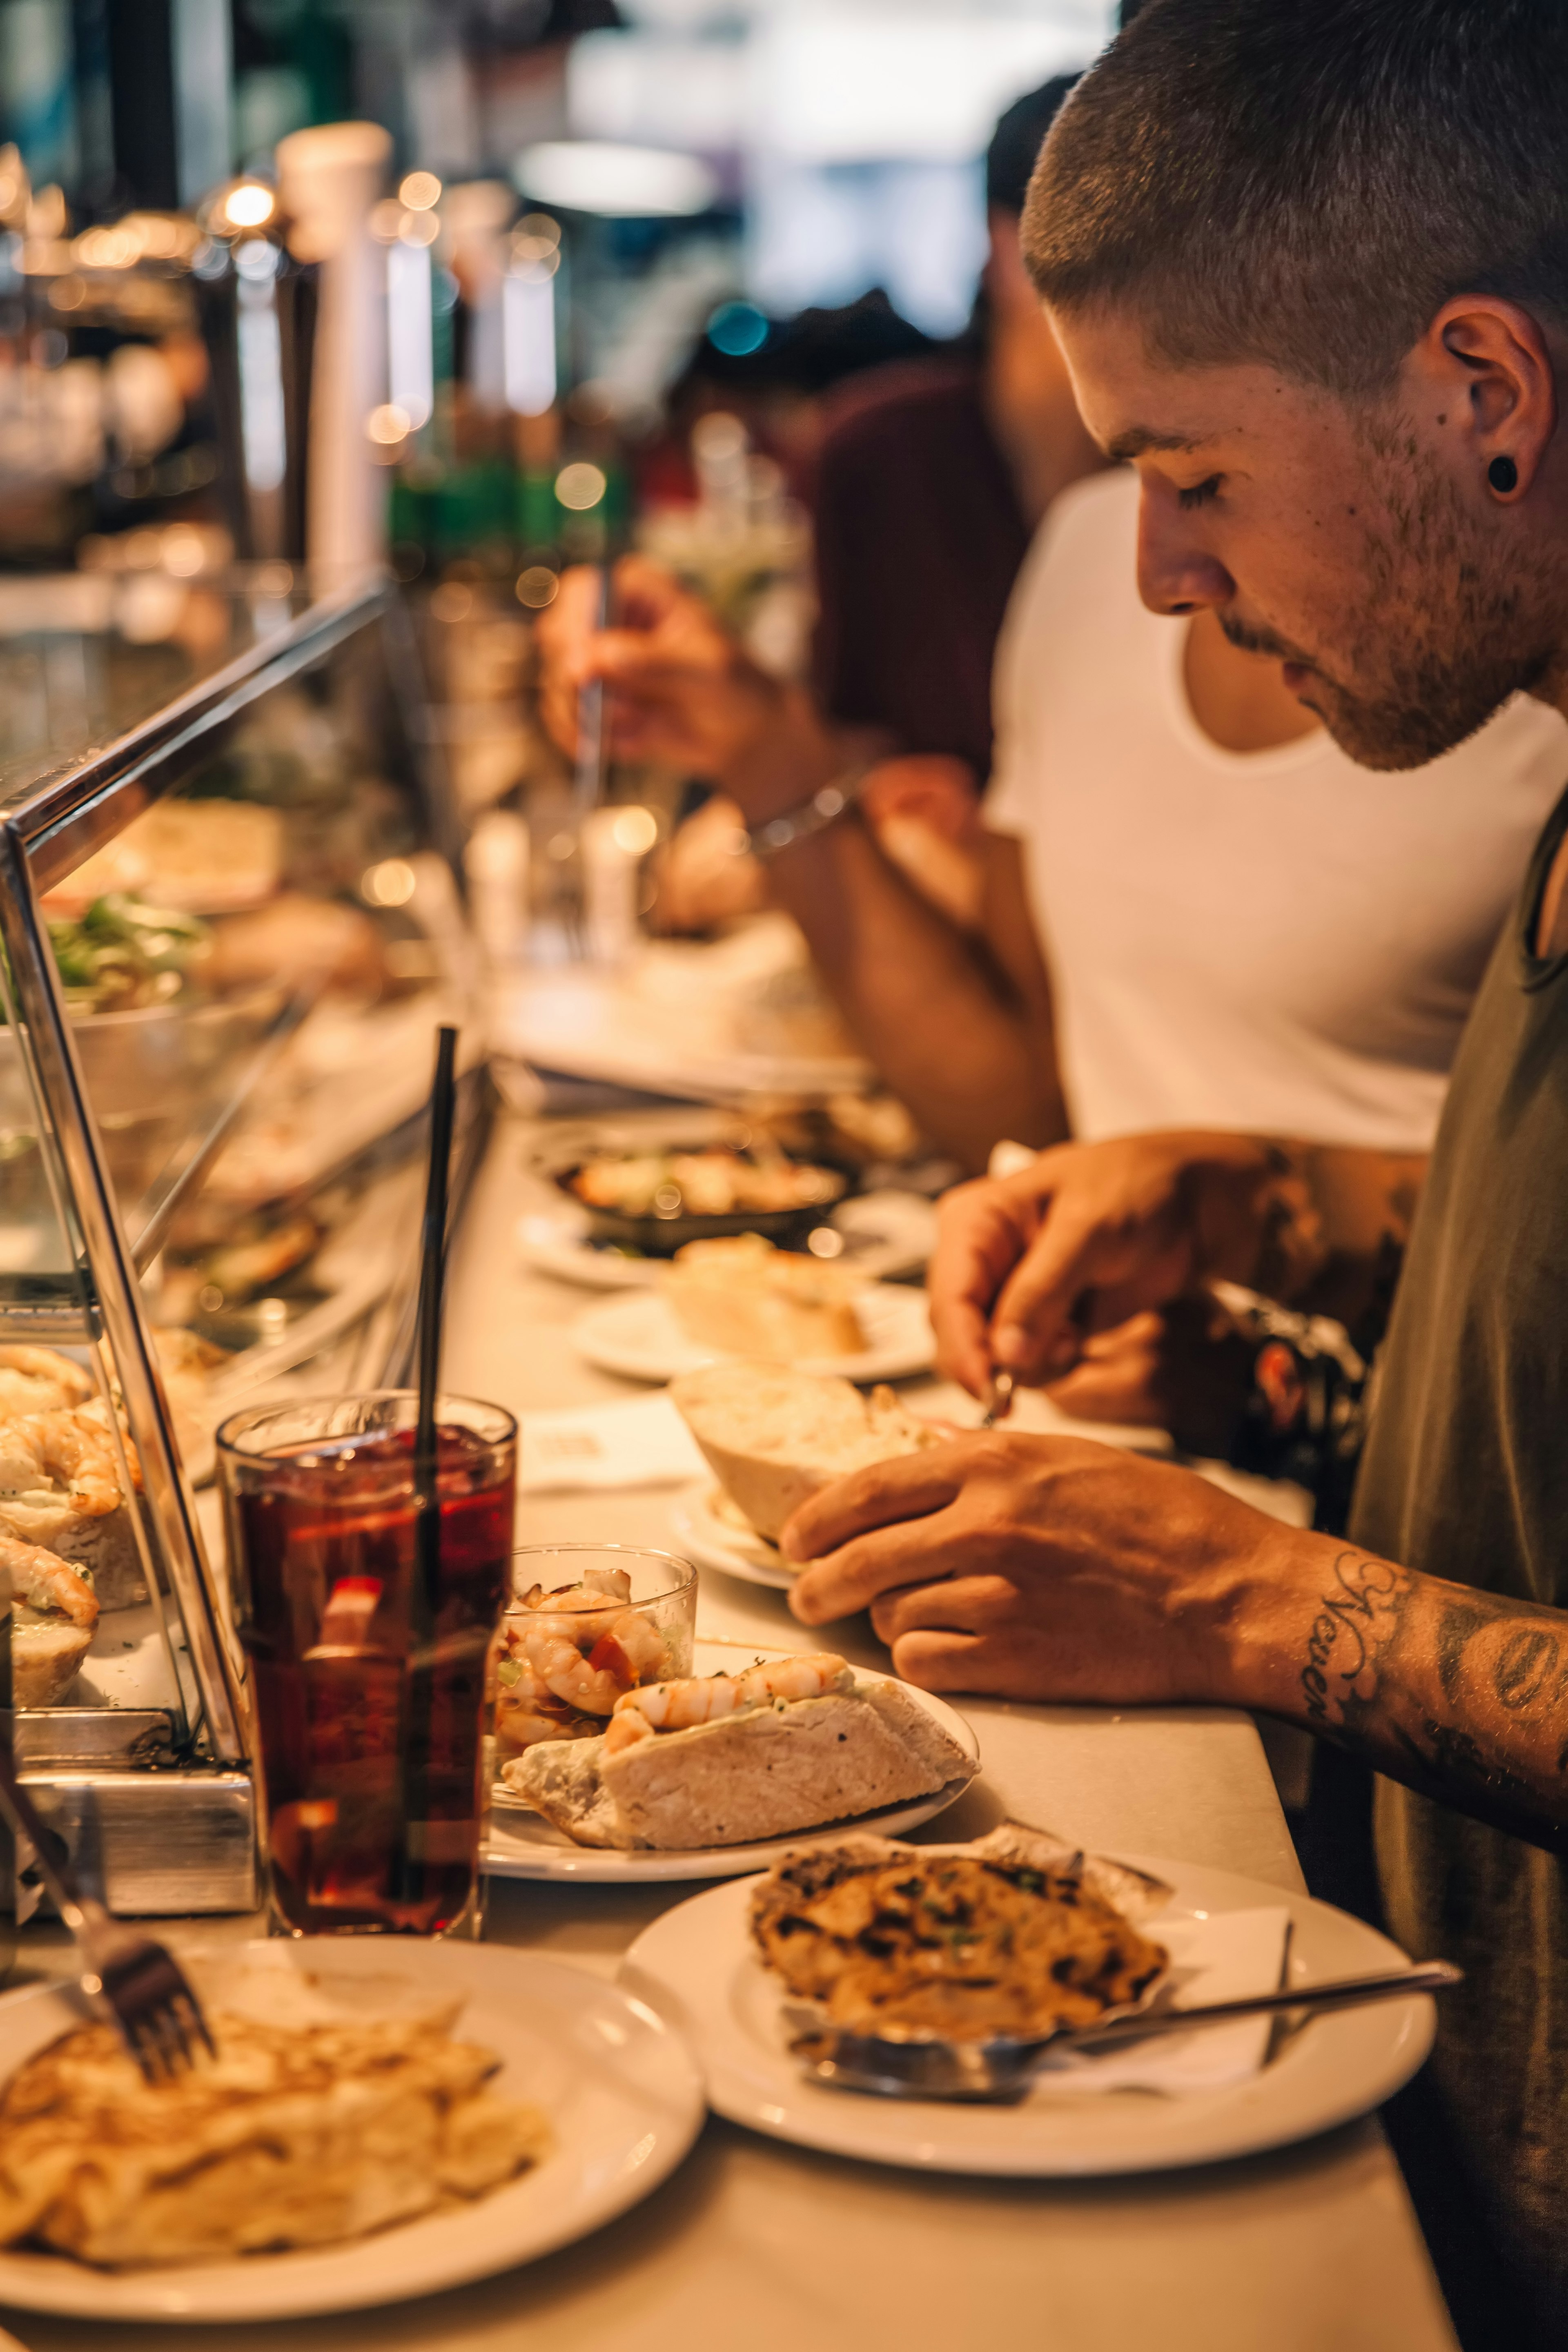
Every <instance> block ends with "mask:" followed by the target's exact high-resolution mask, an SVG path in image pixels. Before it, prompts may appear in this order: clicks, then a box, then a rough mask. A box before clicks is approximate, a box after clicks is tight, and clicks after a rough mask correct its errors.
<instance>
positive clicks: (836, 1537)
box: [779, 1445, 963, 1606]
mask: <svg viewBox="0 0 1568 2352" xmlns="http://www.w3.org/2000/svg"><path fill="white" fill-rule="evenodd" d="M961 1486H963V1462H962V1459H960V1458H957V1448H956V1446H945V1445H943V1446H933V1447H931V1450H930V1451H929V1452H927V1453H924V1454H900V1455H899V1456H898V1457H897V1458H896V1459H895V1460H893V1461H891V1462H874V1463H872V1464H871V1465H870V1467H869V1468H868V1469H865V1470H856V1471H852V1472H851V1474H850V1475H849V1476H848V1477H847V1478H838V1479H836V1480H835V1481H834V1483H833V1485H832V1486H825V1487H824V1488H823V1490H822V1492H821V1494H820V1495H813V1496H812V1497H811V1499H810V1501H809V1502H806V1503H803V1504H802V1505H801V1507H800V1508H799V1510H798V1511H796V1512H795V1515H794V1517H791V1518H789V1519H786V1521H785V1522H784V1529H783V1531H782V1533H781V1534H780V1537H779V1549H780V1550H781V1551H782V1552H783V1553H784V1558H785V1559H799V1560H818V1559H825V1558H826V1555H827V1554H828V1553H829V1552H834V1551H837V1550H839V1549H841V1548H842V1546H844V1545H845V1544H847V1543H848V1542H850V1541H851V1540H852V1538H855V1537H856V1536H859V1535H865V1534H867V1533H868V1531H869V1530H870V1529H872V1528H886V1527H890V1526H892V1525H893V1524H894V1523H895V1522H896V1521H898V1520H900V1519H920V1518H924V1517H926V1516H927V1514H928V1513H930V1512H932V1511H940V1510H942V1508H943V1507H944V1506H945V1505H947V1504H948V1503H951V1502H952V1498H953V1496H955V1495H956V1494H957V1493H958V1491H959V1489H960V1488H961ZM858 1605H859V1604H857V1606H858Z"/></svg>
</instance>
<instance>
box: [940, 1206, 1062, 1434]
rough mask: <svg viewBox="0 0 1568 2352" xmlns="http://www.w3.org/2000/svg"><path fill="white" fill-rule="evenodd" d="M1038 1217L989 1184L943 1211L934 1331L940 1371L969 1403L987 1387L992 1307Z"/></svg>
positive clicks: (989, 1364) (1021, 1253)
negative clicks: (964, 1391) (962, 1391)
mask: <svg viewBox="0 0 1568 2352" xmlns="http://www.w3.org/2000/svg"><path fill="white" fill-rule="evenodd" d="M1036 1219H1037V1212H1036V1211H1033V1210H1030V1209H1026V1208H1025V1207H1023V1206H1021V1205H1020V1204H1019V1203H1018V1202H1016V1201H1014V1200H1012V1199H1011V1198H1009V1196H1008V1195H1007V1193H1006V1192H1005V1191H1004V1190H1003V1188H1002V1187H1001V1186H999V1185H996V1184H992V1183H989V1182H985V1181H981V1182H978V1183H974V1184H965V1185H962V1186H960V1187H959V1189H958V1190H957V1191H956V1192H950V1193H949V1194H948V1197H947V1199H946V1200H945V1201H944V1202H942V1210H941V1215H940V1223H939V1226H938V1231H937V1245H936V1249H935V1251H934V1252H933V1254H932V1256H931V1270H930V1273H929V1275H928V1276H927V1278H926V1288H927V1293H928V1297H929V1301H930V1306H931V1328H932V1330H933V1332H934V1333H935V1335H936V1350H937V1363H938V1365H939V1367H940V1369H941V1370H942V1371H943V1372H945V1373H946V1374H947V1376H948V1378H949V1379H950V1380H955V1381H958V1382H959V1383H960V1384H961V1385H962V1386H963V1387H964V1388H966V1389H967V1390H968V1391H969V1392H970V1394H971V1396H984V1394H985V1391H986V1390H987V1388H988V1387H989V1385H990V1381H991V1370H992V1357H991V1336H990V1323H991V1309H992V1306H993V1303H994V1300H995V1297H996V1295H997V1293H998V1291H999V1290H1000V1289H1001V1288H1002V1286H1003V1284H1004V1283H1005V1281H1006V1278H1007V1276H1008V1274H1009V1272H1010V1271H1011V1269H1012V1268H1013V1267H1014V1266H1015V1265H1016V1264H1017V1262H1018V1260H1019V1258H1020V1257H1021V1256H1022V1255H1023V1254H1024V1252H1025V1250H1026V1247H1027V1245H1028V1239H1029V1234H1030V1233H1031V1232H1032V1231H1033V1229H1034V1223H1035V1222H1036Z"/></svg>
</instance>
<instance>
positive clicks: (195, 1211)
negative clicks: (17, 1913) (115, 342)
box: [0, 584, 489, 1912]
mask: <svg viewBox="0 0 1568 2352" xmlns="http://www.w3.org/2000/svg"><path fill="white" fill-rule="evenodd" d="M229 641H230V642H232V634H231V636H230V640H229ZM416 694H417V686H416V667H415V665H414V662H413V659H412V648H411V646H410V643H409V640H408V634H407V628H406V623H405V616H404V614H403V612H402V609H401V607H400V606H399V604H397V602H396V600H395V597H394V596H393V594H392V593H391V592H389V591H388V590H386V589H385V588H384V587H382V586H380V585H379V584H378V585H372V586H365V587H362V588H360V589H358V590H355V591H353V592H348V593H343V594H342V595H340V596H338V597H337V598H335V599H332V600H330V601H327V602H323V603H319V604H315V605H313V606H310V608H309V609H307V610H305V611H303V612H297V613H291V614H285V615H284V616H282V617H281V618H280V619H279V618H275V619H274V623H273V625H272V628H271V633H270V635H268V636H266V637H264V638H263V639H261V640H260V641H259V642H257V643H255V644H253V645H252V646H249V647H248V649H247V650H246V651H244V652H242V653H240V654H239V655H238V656H237V657H234V658H231V659H228V660H227V661H226V663H225V664H224V665H223V666H222V667H217V668H216V669H215V670H214V671H213V672H212V674H211V675H209V676H207V677H205V678H204V679H202V680H201V681H200V682H198V683H197V684H195V685H194V686H192V687H190V688H188V689H187V690H186V691H185V692H184V693H183V694H182V695H180V696H179V697H178V698H175V699H174V700H172V701H170V702H168V703H166V704H165V705H164V706H163V708H161V709H157V710H156V711H155V712H154V713H153V715H152V716H150V717H144V718H141V720H140V723H139V724H137V725H136V726H134V727H133V728H132V729H131V730H130V731H129V732H125V733H122V734H121V735H120V736H119V737H118V738H117V739H116V740H111V741H110V743H109V744H108V746H107V748H105V749H102V750H100V751H88V752H86V753H83V754H80V755H79V756H77V757H75V758H73V759H71V760H69V761H67V762H66V763H65V764H63V765H62V766H59V767H58V768H57V769H56V771H55V772H52V773H48V774H46V775H44V776H42V777H39V776H38V775H37V773H36V762H35V763H34V771H35V772H31V773H28V774H26V776H24V777H22V778H19V779H18V778H17V777H16V772H15V771H13V772H12V777H11V779H10V780H9V782H8V781H7V778H6V775H5V770H4V768H3V767H0V1016H3V1022H0V1548H3V1547H5V1546H7V1545H8V1546H9V1549H5V1552H4V1556H5V1559H7V1561H8V1563H9V1566H10V1569H11V1571H12V1576H11V1581H12V1586H13V1606H12V1612H11V1619H10V1638H9V1640H0V1676H8V1678H9V1687H8V1688H7V1687H6V1685H5V1683H4V1682H0V1700H3V1701H7V1702H9V1703H8V1704H6V1705H5V1708H4V1711H3V1712H0V1736H8V1737H9V1738H11V1739H12V1741H13V1744H14V1747H15V1750H16V1758H17V1761H18V1763H19V1765H20V1766H21V1768H22V1769H23V1771H24V1773H25V1775H26V1778H27V1780H28V1781H29V1783H30V1785H31V1787H32V1790H33V1793H34V1795H35V1797H36V1798H37V1800H38V1802H39V1804H40V1808H41V1809H42V1810H43V1811H44V1812H45V1813H46V1815H47V1817H48V1818H49V1819H50V1820H51V1822H52V1823H53V1825H54V1826H55V1827H56V1828H57V1829H58V1832H60V1834H61V1835H62V1836H63V1837H64V1838H65V1839H66V1841H67V1843H68V1845H69V1846H70V1847H71V1848H72V1850H73V1853H74V1854H75V1856H76V1859H77V1861H78V1864H79V1866H80V1867H82V1868H84V1869H85V1870H87V1871H88V1873H89V1876H96V1878H97V1880H98V1883H99V1884H100V1885H101V1887H102V1890H103V1893H104V1895H105V1896H106V1898H107V1899H108V1901H109V1902H110V1904H111V1905H113V1906H115V1907H117V1908H120V1909H122V1910H126V1911H132V1912H135V1911H142V1912H148V1911H153V1912H155V1911H196V1910H215V1911H221V1910H234V1909H239V1908H245V1907H247V1906H249V1905H250V1904H251V1903H253V1902H254V1900H255V1876H254V1843H255V1841H254V1823H255V1805H254V1801H253V1790H252V1782H251V1779H250V1774H249V1769H248V1766H249V1758H250V1754H251V1743H250V1737H249V1727H248V1708H247V1690H246V1680H245V1668H244V1661H243V1659H242V1657H241V1656H240V1654H239V1653H238V1651H237V1646H236V1645H235V1643H234V1642H233V1639H232V1635H231V1632H230V1628H229V1625H228V1622H227V1616H226V1602H225V1599H224V1593H223V1587H222V1578H221V1573H220V1572H219V1571H220V1562H219V1561H218V1560H217V1559H216V1557H215V1551H214V1548H215V1547H216V1544H217V1543H219V1542H220V1541H221V1537H220V1535H219V1531H218V1528H217V1526H216V1514H215V1513H214V1512H212V1511H211V1510H210V1509H209V1507H208V1506H207V1499H206V1498H205V1496H202V1495H201V1494H200V1493H199V1492H198V1490H199V1489H200V1488H201V1487H202V1486H204V1485H205V1483H206V1482H208V1481H209V1480H210V1478H211V1475H212V1470H213V1433H214V1431H215V1429H216V1425H217V1423H219V1421H221V1420H222V1419H223V1417H224V1416H225V1415H226V1413H227V1412H231V1411H233V1410H234V1409H235V1408H236V1407H237V1405H239V1404H240V1403H242V1402H251V1401H252V1400H254V1399H256V1398H258V1397H260V1396H264V1395H265V1396H268V1397H287V1396H289V1395H290V1394H303V1393H307V1392H310V1391H322V1390H333V1391H344V1390H349V1389H362V1388H374V1387H382V1386H387V1385H399V1384H401V1383H402V1382H403V1381H405V1380H406V1378H407V1376H408V1370H409V1365H410V1362H411V1360H412V1346H413V1323H414V1305H415V1296H416V1278H417V1240H418V1221H419V1201H420V1186H421V1180H422V1160H423V1141H424V1126H425V1119H426V1097H427V1091H428V1086H429V1078H430V1071H431V1066H432V1061H433V1055H434V1046H435V1033H436V1030H437V1026H438V1024H441V1023H442V1022H446V1021H451V1022H455V1023H456V1024H458V1026H459V1029H460V1031H461V1033H462V1035H463V1037H464V1040H465V1044H466V1048H467V1052H466V1056H465V1058H464V1060H463V1061H462V1063H461V1068H462V1086H461V1092H460V1125H459V1140H458V1152H457V1154H456V1158H455V1165H454V1184H453V1200H454V1213H458V1211H459V1210H460V1206H461V1202H462V1200H463V1197H464V1194H465V1192H466V1188H467V1179H468V1175H469V1174H470V1173H471V1171H472V1169H473V1167H474V1166H475V1164H476V1163H477V1159H478V1155H479V1149H480V1147H481V1144H482V1139H483V1133H484V1128H485V1123H486V1118H487V1115H488V1102H489V1097H488V1079H487V1076H486V1072H485V1069H484V1066H483V1061H482V1054H481V1050H480V1046H479V1029H478V1024H477V1021H476V1019H475V1018H474V1014H473V1008H474V1001H475V1000H474V980H475V968H474V960H473V950H472V944H471V940H470V936H469V933H468V925H467V920H466V917H465V913H464V908H463V902H462V898H461V892H460V885H459V882H458V873H459V870H460V867H459V859H458V837H457V832H456V822H455V819H454V817H453V814H452V812H451V808H450V803H449V800H448V796H447V792H446V789H445V783H444V779H443V777H442V776H441V774H440V773H439V772H438V771H437V772H432V771H431V768H430V766H429V753H428V751H427V749H426V747H425V745H424V741H423V738H424V735H425V731H426V730H425V729H424V727H423V725H422V724H421V719H420V713H419V711H418V709H417V708H416V707H415V705H414V702H413V698H414V697H415V696H416ZM41 1409H42V1410H47V1411H48V1412H49V1413H50V1414H51V1418H50V1419H49V1420H48V1421H47V1423H37V1422H36V1421H33V1420H30V1419H27V1418H26V1416H27V1415H29V1414H31V1413H34V1412H37V1411H39V1410H41ZM24 1543H26V1544H32V1545H36V1546H41V1547H43V1548H44V1549H45V1550H46V1551H47V1552H48V1553H50V1554H53V1555H55V1556H56V1558H57V1561H58V1559H63V1560H64V1561H65V1563H66V1568H65V1572H64V1573H61V1572H60V1571H59V1570H58V1565H57V1567H56V1568H54V1569H48V1570H46V1569H45V1568H44V1567H42V1566H41V1565H38V1564H37V1563H35V1562H33V1560H32V1559H31V1556H30V1555H24V1554H23V1553H22V1552H20V1551H19V1550H18V1549H16V1546H17V1545H20V1544H24ZM4 1622H5V1621H4V1620H0V1625H3V1624H4Z"/></svg>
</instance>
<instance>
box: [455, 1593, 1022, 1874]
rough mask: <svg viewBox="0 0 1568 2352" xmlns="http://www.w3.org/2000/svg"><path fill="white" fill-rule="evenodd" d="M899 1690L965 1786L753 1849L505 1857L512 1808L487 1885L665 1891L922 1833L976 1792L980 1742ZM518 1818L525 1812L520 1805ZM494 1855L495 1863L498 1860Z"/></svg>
mask: <svg viewBox="0 0 1568 2352" xmlns="http://www.w3.org/2000/svg"><path fill="white" fill-rule="evenodd" d="M698 1648H699V1649H704V1648H706V1649H709V1650H713V1649H724V1650H733V1651H734V1652H735V1653H736V1654H737V1660H738V1659H739V1657H740V1656H741V1655H742V1654H743V1655H744V1656H745V1657H746V1658H747V1659H751V1658H786V1657H795V1656H798V1655H799V1652H798V1651H794V1650H784V1649H771V1648H770V1647H769V1645H768V1644H767V1643H765V1642H760V1643H759V1642H731V1641H727V1640H726V1641H714V1640H705V1639H704V1638H703V1637H701V1636H700V1637H699V1640H698ZM855 1672H856V1674H857V1675H861V1676H864V1677H865V1678H866V1679H867V1680H868V1681H873V1682H881V1683H896V1682H899V1677H898V1675H884V1674H881V1673H879V1671H878V1670H877V1669H876V1668H874V1667H870V1666H857V1667H856V1669H855ZM900 1689H902V1690H905V1691H907V1692H908V1693H909V1696H910V1697H911V1698H912V1699H916V1700H918V1701H919V1703H920V1704H921V1706H923V1707H924V1708H925V1710H926V1712H927V1714H928V1715H931V1717H934V1718H935V1720H936V1721H937V1722H938V1723H940V1724H941V1726H942V1729H943V1730H944V1731H945V1732H947V1733H948V1734H949V1736H950V1737H951V1738H953V1739H956V1740H957V1741H958V1743H959V1745H960V1747H961V1748H963V1749H964V1750H965V1751H966V1752H967V1753H968V1755H969V1756H970V1758H971V1759H972V1763H973V1769H972V1770H971V1771H969V1772H968V1773H966V1774H965V1775H964V1776H963V1779H962V1780H949V1781H948V1782H947V1783H946V1784H945V1786H944V1787H942V1788H941V1789H938V1790H935V1791H934V1792H933V1793H932V1794H931V1796H929V1797H917V1798H915V1799H914V1800H913V1801H911V1802H910V1803H909V1804H906V1805H888V1806H884V1807H883V1809H882V1810H881V1811H879V1812H875V1813H858V1814H855V1815H852V1816H851V1817H850V1818H849V1819H848V1820H847V1821H841V1822H829V1823H825V1824H824V1825H823V1826H822V1827H821V1828H820V1829H812V1830H797V1831H795V1832H792V1833H791V1834H790V1835H788V1836H786V1837H776V1838H766V1839H764V1840H763V1841H762V1842H761V1843H758V1844H755V1845H738V1846H705V1847H699V1848H697V1849H696V1850H695V1851H694V1852H691V1853H621V1852H620V1851H618V1850H612V1849H609V1848H606V1847H604V1846H590V1845H584V1846H554V1845H538V1846H531V1847H530V1848H528V1849H526V1851H523V1850H519V1849H513V1851H512V1852H510V1853H508V1852H506V1850H505V1848H504V1847H501V1848H499V1849H498V1845H497V1843H496V1841H497V1838H498V1834H499V1835H500V1836H503V1837H504V1834H505V1825H506V1822H507V1820H508V1818H509V1815H510V1812H511V1811H512V1809H511V1808H507V1809H506V1810H505V1811H497V1810H496V1809H494V1808H493V1807H492V1809H491V1811H490V1814H489V1830H488V1832H487V1835H486V1839H485V1845H484V1850H483V1854H482V1857H481V1867H482V1868H483V1869H484V1870H485V1871H486V1872H487V1873H488V1874H489V1876H490V1877H492V1878H520V1879H531V1880H533V1881H535V1882H538V1881H540V1880H556V1881H566V1882H569V1883H570V1884H572V1885H579V1886H582V1885H587V1886H606V1885H607V1886H639V1885H640V1886H647V1885H660V1884H664V1885H668V1884H669V1883H670V1882H671V1881H679V1880H689V1879H703V1878H726V1879H729V1878H744V1877H749V1876H752V1875H754V1874H755V1873H756V1872H758V1871H759V1870H767V1869H770V1868H771V1867H772V1865H773V1863H775V1862H776V1861H777V1860H778V1859H779V1857H780V1855H781V1854H785V1853H791V1852H792V1851H795V1850H797V1849H798V1848H800V1847H801V1846H807V1845H824V1844H830V1843H832V1842H833V1841H834V1840H835V1839H837V1838H841V1837H847V1836H848V1835H849V1834H850V1833H851V1832H870V1833H871V1834H873V1835H875V1836H878V1837H902V1836H903V1835H904V1834H905V1833H906V1832H908V1831H910V1830H913V1829H919V1828H920V1826H921V1823H922V1822H930V1821H934V1820H935V1819H936V1817H937V1815H938V1814H939V1813H944V1812H945V1811H947V1809H948V1807H949V1806H950V1805H955V1804H956V1803H957V1802H958V1800H959V1799H960V1797H962V1796H963V1794H964V1793H965V1791H966V1790H969V1789H971V1788H973V1785H974V1782H975V1781H976V1780H977V1779H978V1778H979V1776H980V1773H981V1770H982V1769H983V1768H982V1762H981V1755H980V1739H979V1736H978V1734H977V1733H976V1731H975V1729H974V1727H973V1724H972V1723H971V1722H970V1721H969V1718H968V1717H967V1716H963V1715H960V1713H959V1711H958V1709H957V1708H956V1707H955V1706H949V1705H948V1703H947V1701H946V1700H945V1699H942V1698H938V1697H937V1696H936V1695H935V1693H934V1692H932V1691H923V1690H919V1689H917V1688H916V1686H915V1685H914V1684H913V1683H900ZM515 1810H516V1811H517V1812H519V1813H524V1814H526V1812H527V1810H528V1809H527V1808H526V1807H525V1806H521V1805H520V1806H518V1807H517V1808H516V1809H515ZM498 1854H499V1857H500V1858H498Z"/></svg>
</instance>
